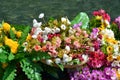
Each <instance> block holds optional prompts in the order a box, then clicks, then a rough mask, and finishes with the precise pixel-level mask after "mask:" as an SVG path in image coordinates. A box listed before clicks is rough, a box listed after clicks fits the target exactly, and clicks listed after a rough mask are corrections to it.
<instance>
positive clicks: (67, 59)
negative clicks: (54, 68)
mask: <svg viewBox="0 0 120 80" xmlns="http://www.w3.org/2000/svg"><path fill="white" fill-rule="evenodd" d="M71 60H72V57H66V58H64V59H63V62H64V63H67V62H70V61H71Z"/></svg>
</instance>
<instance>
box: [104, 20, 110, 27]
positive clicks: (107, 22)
mask: <svg viewBox="0 0 120 80" xmlns="http://www.w3.org/2000/svg"><path fill="white" fill-rule="evenodd" d="M105 23H106V24H107V27H108V28H110V23H109V21H108V20H105Z"/></svg>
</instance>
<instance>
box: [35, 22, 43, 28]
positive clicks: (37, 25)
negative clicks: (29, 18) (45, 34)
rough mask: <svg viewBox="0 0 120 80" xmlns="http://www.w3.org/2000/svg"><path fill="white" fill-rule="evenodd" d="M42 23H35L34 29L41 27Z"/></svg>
mask: <svg viewBox="0 0 120 80" xmlns="http://www.w3.org/2000/svg"><path fill="white" fill-rule="evenodd" d="M41 25H42V22H37V23H33V27H41Z"/></svg>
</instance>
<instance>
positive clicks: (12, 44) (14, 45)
mask: <svg viewBox="0 0 120 80" xmlns="http://www.w3.org/2000/svg"><path fill="white" fill-rule="evenodd" d="M5 45H7V46H9V47H10V49H11V52H12V53H13V54H15V53H16V52H17V48H18V46H19V44H18V42H17V41H13V40H12V39H8V38H7V37H5Z"/></svg>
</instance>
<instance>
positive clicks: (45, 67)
mask: <svg viewBox="0 0 120 80" xmlns="http://www.w3.org/2000/svg"><path fill="white" fill-rule="evenodd" d="M41 67H42V68H43V71H44V72H47V73H48V74H50V75H51V76H53V77H54V78H56V79H58V78H59V76H58V73H57V72H58V69H59V68H56V67H53V66H48V65H46V64H43V63H41Z"/></svg>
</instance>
